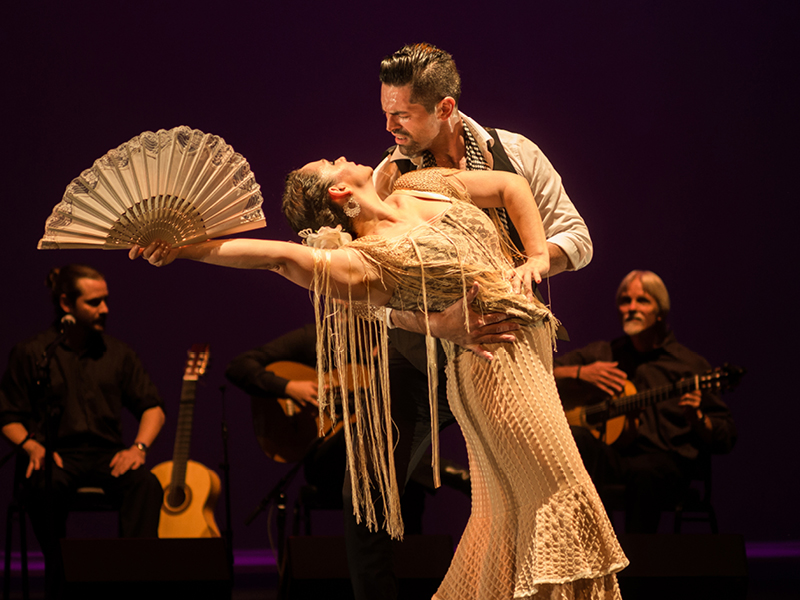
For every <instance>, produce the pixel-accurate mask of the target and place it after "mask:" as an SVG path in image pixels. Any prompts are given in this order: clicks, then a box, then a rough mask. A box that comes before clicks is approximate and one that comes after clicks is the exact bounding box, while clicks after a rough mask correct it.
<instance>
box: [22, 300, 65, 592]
mask: <svg viewBox="0 0 800 600" xmlns="http://www.w3.org/2000/svg"><path fill="white" fill-rule="evenodd" d="M74 324H75V318H74V317H73V316H72V315H70V314H66V315H64V316H63V317H62V318H61V330H60V332H59V334H58V336H57V337H56V338H55V339H54V340H53V341H52V342H50V344H49V345H48V346H47V348H45V350H44V352H43V353H42V357H41V359H39V362H38V363H36V390H37V394H38V397H39V398H41V399H43V400H44V404H45V415H44V478H45V479H44V485H45V506H46V507H47V537H48V542H47V543H48V545H49V544H52V547H50V548H48V550H49V552H50V553H56V552H60V551H61V549H60V548H59V547H58V539H56V538H55V535H56V532H55V501H54V498H53V462H54V461H53V446H54V445H55V442H56V439H57V436H58V426H59V423H60V421H61V411H62V406H61V404H60V403H59V402H58V401H57V399H56V397H55V395H54V394H53V389H52V380H51V378H50V362H51V361H52V359H53V356H54V355H55V353H56V349H57V348H58V346H59V345H60V344H61V343H62V342H63V341H64V340H65V339H66V338H67V334H68V327H70V326H72V325H74ZM29 433H30V432H29ZM49 562H51V563H52V561H49ZM45 567H46V568H45V579H48V578H49V577H48V575H49V576H50V577H56V576H58V575H57V574H53V573H50V574H48V573H47V572H46V571H47V565H45ZM51 568H52V567H51ZM46 587H47V585H46Z"/></svg>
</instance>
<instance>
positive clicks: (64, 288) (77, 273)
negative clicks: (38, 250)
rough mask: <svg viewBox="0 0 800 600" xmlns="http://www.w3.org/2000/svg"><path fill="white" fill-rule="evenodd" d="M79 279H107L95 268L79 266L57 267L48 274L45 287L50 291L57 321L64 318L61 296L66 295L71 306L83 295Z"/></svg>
mask: <svg viewBox="0 0 800 600" xmlns="http://www.w3.org/2000/svg"><path fill="white" fill-rule="evenodd" d="M79 279H95V280H98V281H104V280H105V277H103V274H102V273H101V272H100V271H98V270H97V269H95V268H94V267H90V266H88V265H78V264H71V265H64V266H63V267H56V268H54V269H51V270H50V272H49V273H48V274H47V279H46V280H45V285H46V286H47V287H48V288H49V289H50V296H51V299H52V301H53V308H54V309H55V311H56V320H58V319H60V318H61V317H63V316H64V309H63V308H61V295H62V294H64V295H65V296H66V297H67V302H68V303H69V304H71V305H72V304H75V301H76V300H77V299H78V297H79V296H80V295H81V290H80V289H79V288H78V280H79Z"/></svg>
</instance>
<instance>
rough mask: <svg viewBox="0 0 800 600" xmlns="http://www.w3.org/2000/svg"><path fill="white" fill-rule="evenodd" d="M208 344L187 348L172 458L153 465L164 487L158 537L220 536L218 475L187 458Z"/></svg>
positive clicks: (206, 364) (206, 362) (206, 361)
mask: <svg viewBox="0 0 800 600" xmlns="http://www.w3.org/2000/svg"><path fill="white" fill-rule="evenodd" d="M208 356H209V354H208V345H207V344H195V345H193V346H192V348H191V350H189V357H188V359H187V361H186V369H185V371H184V374H183V385H182V386H181V403H180V408H179V410H178V431H177V434H176V435H175V447H174V450H173V453H172V460H171V461H167V462H163V463H161V464H160V465H156V466H155V467H153V474H155V476H156V477H158V480H159V481H160V482H161V487H162V488H164V503H163V504H162V505H161V520H160V521H159V524H158V537H160V538H202V537H220V534H219V528H218V527H217V523H216V522H215V521H214V507H215V506H216V504H217V498H218V497H219V492H220V487H221V486H220V481H219V476H218V475H217V474H216V473H215V472H214V471H212V470H211V469H209V468H207V467H205V466H203V465H201V464H200V463H198V462H194V461H193V460H189V444H190V442H191V437H192V418H193V416H194V399H195V390H196V388H197V381H198V379H199V378H200V377H201V376H202V375H203V374H204V373H205V371H206V367H207V366H208Z"/></svg>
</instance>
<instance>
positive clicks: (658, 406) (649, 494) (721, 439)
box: [553, 271, 736, 533]
mask: <svg viewBox="0 0 800 600" xmlns="http://www.w3.org/2000/svg"><path fill="white" fill-rule="evenodd" d="M616 300H617V309H618V310H619V315H620V319H621V322H622V328H623V330H624V332H625V335H624V336H623V337H621V338H618V339H616V340H614V341H612V342H595V343H593V344H590V345H588V346H586V347H585V348H581V349H579V350H575V351H572V352H569V353H568V354H566V355H564V356H561V357H558V358H556V360H555V361H554V362H555V365H554V369H553V373H554V375H555V377H556V379H557V380H558V383H559V390H560V392H561V396H562V401H563V402H564V404H565V408H570V404H575V403H576V396H577V395H578V394H579V393H580V392H579V390H580V388H581V385H582V384H581V383H580V382H588V384H592V385H585V386H584V388H585V390H582V391H586V390H588V391H591V390H594V391H595V392H597V391H598V390H600V391H602V392H605V393H606V394H611V395H617V394H619V393H620V392H622V391H623V388H624V387H625V385H626V383H627V382H632V383H633V385H634V386H635V388H636V391H637V392H642V391H643V390H649V389H653V388H657V387H659V386H666V385H668V384H670V383H672V382H675V381H678V380H680V379H683V378H685V377H687V376H690V375H695V374H702V373H704V372H707V371H709V370H710V365H709V363H708V362H707V361H706V360H705V359H704V358H702V357H701V356H699V355H697V354H695V353H694V352H692V351H691V350H689V349H688V348H686V347H684V346H682V345H681V344H679V343H678V341H677V340H676V339H675V335H674V334H673V333H672V331H671V329H670V328H669V326H668V325H667V323H666V320H667V315H668V314H669V309H670V303H669V294H668V293H667V288H666V286H665V285H664V283H663V281H661V278H660V277H659V276H658V275H656V274H655V273H653V272H651V271H631V272H630V273H628V275H627V276H626V277H625V278H624V279H623V280H622V283H621V284H620V286H619V288H618V290H617V298H616ZM578 380H580V381H578ZM572 431H573V435H574V436H575V439H576V442H577V444H578V449H579V450H580V452H581V456H582V457H583V460H584V463H585V464H586V468H587V470H588V471H589V473H590V474H591V476H592V478H593V479H594V481H595V485H597V486H598V489H601V488H602V486H603V485H604V484H619V483H623V484H625V486H626V487H625V490H626V514H625V530H626V532H627V533H654V532H656V530H657V529H658V524H659V519H660V512H661V511H660V507H662V506H663V504H664V501H665V499H667V498H669V496H670V495H671V494H674V492H675V490H676V489H680V487H679V486H681V485H685V484H686V482H687V481H688V478H689V477H690V476H691V475H692V473H693V471H694V468H695V466H696V464H697V463H696V460H697V458H698V457H699V456H701V455H707V454H709V453H726V452H729V451H730V450H731V448H732V447H733V445H734V443H735V441H736V429H735V427H734V424H733V418H732V416H731V413H730V411H729V410H728V407H727V406H726V405H725V404H724V403H723V402H722V400H721V399H720V398H719V396H718V395H716V394H712V393H709V392H706V391H702V392H701V391H700V390H696V391H693V392H691V393H685V394H682V395H678V396H677V397H674V398H669V399H666V400H663V401H660V402H656V403H653V404H651V405H650V406H648V407H646V408H645V409H644V410H642V411H641V412H638V414H630V415H628V418H627V420H626V426H625V430H624V431H623V432H622V434H621V435H620V436H619V439H618V440H617V441H616V442H615V443H613V444H611V445H608V444H606V443H604V442H603V441H601V439H598V438H597V437H596V436H595V435H592V432H590V430H589V429H588V428H585V427H579V426H573V427H572Z"/></svg>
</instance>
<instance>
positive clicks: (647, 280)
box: [616, 270, 669, 322]
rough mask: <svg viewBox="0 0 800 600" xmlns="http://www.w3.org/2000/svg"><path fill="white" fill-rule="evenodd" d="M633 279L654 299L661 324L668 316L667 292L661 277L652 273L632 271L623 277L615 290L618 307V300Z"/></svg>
mask: <svg viewBox="0 0 800 600" xmlns="http://www.w3.org/2000/svg"><path fill="white" fill-rule="evenodd" d="M635 279H638V280H639V281H641V282H642V289H643V290H644V291H645V292H647V293H648V294H650V295H651V296H652V297H653V298H655V300H656V303H657V304H658V316H659V317H661V321H662V322H663V321H666V320H667V316H669V292H667V286H666V285H664V282H663V281H662V280H661V277H659V276H658V275H656V274H655V273H653V272H652V271H639V270H634V271H631V272H630V273H628V274H627V275H625V278H624V279H623V280H622V283H620V284H619V287H618V288H617V296H616V301H617V305H619V299H620V297H621V296H622V294H624V293H625V291H626V290H627V289H628V287H629V286H630V284H631V283H632V282H633V281H634V280H635Z"/></svg>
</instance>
